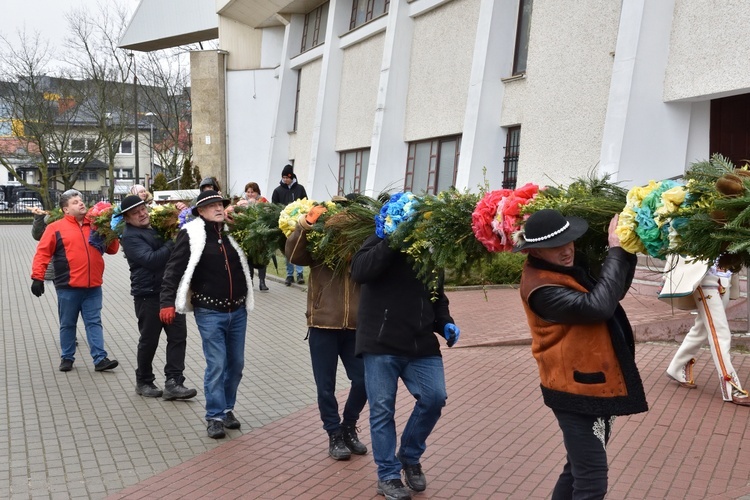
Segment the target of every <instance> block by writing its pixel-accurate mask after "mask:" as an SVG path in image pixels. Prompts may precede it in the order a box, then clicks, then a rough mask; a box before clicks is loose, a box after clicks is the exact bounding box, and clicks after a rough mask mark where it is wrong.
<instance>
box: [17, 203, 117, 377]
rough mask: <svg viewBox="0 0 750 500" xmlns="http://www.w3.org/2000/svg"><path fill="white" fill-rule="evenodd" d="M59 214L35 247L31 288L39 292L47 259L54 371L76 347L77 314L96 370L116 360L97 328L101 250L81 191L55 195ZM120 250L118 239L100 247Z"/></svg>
mask: <svg viewBox="0 0 750 500" xmlns="http://www.w3.org/2000/svg"><path fill="white" fill-rule="evenodd" d="M60 208H61V209H62V211H63V214H64V217H63V218H62V219H60V220H58V221H55V222H53V223H52V224H50V225H48V226H47V228H46V229H45V230H44V234H43V235H42V239H41V240H39V244H38V245H37V247H36V253H35V254H34V262H33V264H32V270H31V279H32V280H33V283H32V285H31V292H32V293H33V294H34V295H36V296H37V297H41V296H42V294H43V293H44V272H45V271H46V270H47V266H49V264H50V263H52V265H53V266H54V269H55V281H54V283H55V289H56V290H57V302H58V308H57V309H58V314H59V316H60V350H61V354H60V357H61V358H62V361H61V362H60V371H61V372H68V371H70V370H72V369H73V361H75V352H76V324H77V323H78V315H79V314H80V315H81V317H82V318H83V324H84V326H85V327H86V338H87V339H88V342H89V349H90V351H91V357H92V358H94V369H95V370H96V371H98V372H101V371H105V370H111V369H113V368H115V367H117V365H118V363H117V360H116V359H109V358H108V357H107V351H105V350H104V331H103V329H102V319H101V312H102V275H103V274H104V259H103V258H102V252H100V251H99V250H97V249H96V248H95V247H94V246H92V245H91V244H90V243H89V238H90V236H91V221H90V220H89V219H88V218H87V217H86V212H87V209H86V205H85V204H84V203H83V199H82V197H81V193H79V192H78V191H76V190H75V189H69V190H67V191H65V192H64V193H63V194H62V195H61V196H60ZM119 249H120V243H119V241H118V240H114V241H113V242H112V243H110V244H109V245H108V246H107V248H106V249H105V251H106V252H107V253H108V254H111V255H114V254H116V253H117V251H118V250H119Z"/></svg>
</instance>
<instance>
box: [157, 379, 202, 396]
mask: <svg viewBox="0 0 750 500" xmlns="http://www.w3.org/2000/svg"><path fill="white" fill-rule="evenodd" d="M196 394H198V391H196V390H195V389H188V388H187V387H185V386H184V385H182V383H177V380H175V379H173V378H170V379H167V382H166V383H165V384H164V394H163V395H162V394H159V396H162V397H163V398H164V401H174V400H175V399H190V398H194V397H195V395H196Z"/></svg>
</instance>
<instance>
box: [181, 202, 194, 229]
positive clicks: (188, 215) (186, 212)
mask: <svg viewBox="0 0 750 500" xmlns="http://www.w3.org/2000/svg"><path fill="white" fill-rule="evenodd" d="M193 219H195V215H193V209H192V208H190V207H186V208H183V209H182V210H180V213H179V214H177V227H178V228H180V229H182V227H183V226H184V225H185V224H187V223H188V222H190V221H191V220H193Z"/></svg>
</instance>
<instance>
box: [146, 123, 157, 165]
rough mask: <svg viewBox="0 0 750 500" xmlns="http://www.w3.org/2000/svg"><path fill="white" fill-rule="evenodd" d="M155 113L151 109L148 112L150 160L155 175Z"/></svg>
mask: <svg viewBox="0 0 750 500" xmlns="http://www.w3.org/2000/svg"><path fill="white" fill-rule="evenodd" d="M155 116H156V114H155V113H152V112H151V111H149V112H148V113H146V118H147V119H148V149H149V162H150V164H151V165H150V166H151V175H152V176H153V175H154V117H155Z"/></svg>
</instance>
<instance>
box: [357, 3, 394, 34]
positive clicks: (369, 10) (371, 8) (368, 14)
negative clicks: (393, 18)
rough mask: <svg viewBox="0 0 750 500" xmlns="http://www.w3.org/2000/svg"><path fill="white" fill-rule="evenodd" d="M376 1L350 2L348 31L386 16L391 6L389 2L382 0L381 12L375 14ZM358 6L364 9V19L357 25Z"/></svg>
mask: <svg viewBox="0 0 750 500" xmlns="http://www.w3.org/2000/svg"><path fill="white" fill-rule="evenodd" d="M376 1H377V0H352V14H351V17H350V18H349V31H352V30H354V29H356V28H359V27H360V26H363V25H365V24H367V23H369V22H370V21H372V20H374V19H377V18H379V17H382V16H385V15H387V14H388V11H389V10H390V4H391V2H390V0H383V11H382V12H377V13H376V12H375V3H376ZM360 5H364V7H365V17H364V19H363V20H362V21H361V22H359V23H357V11H358V10H359V6H360Z"/></svg>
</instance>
